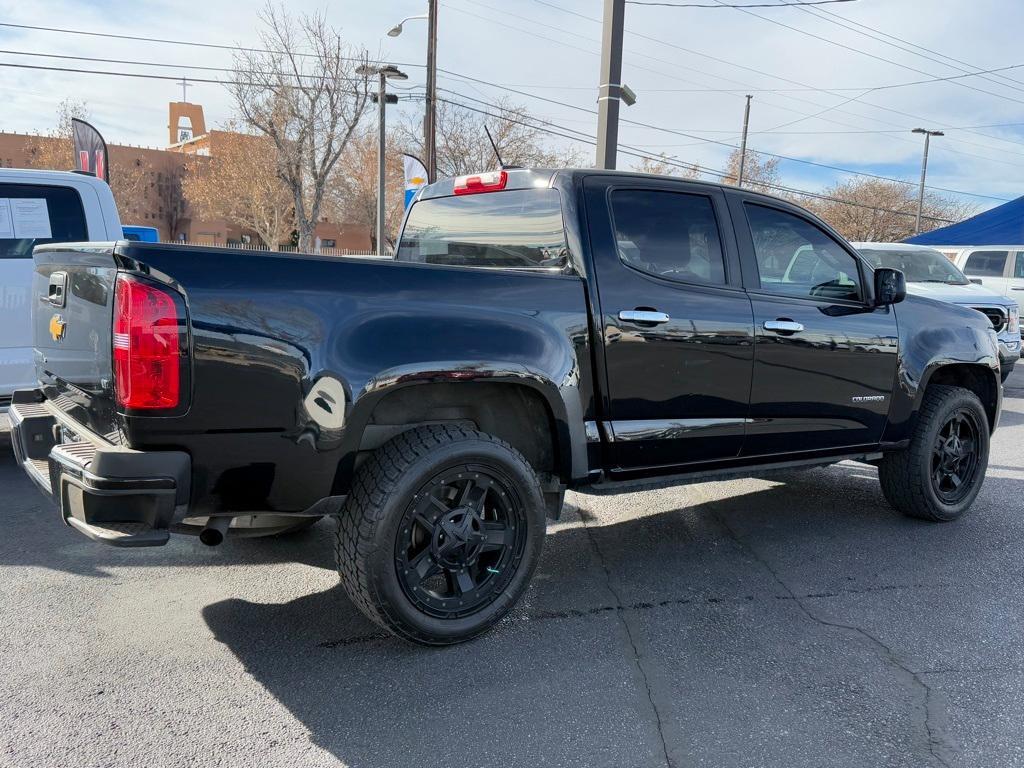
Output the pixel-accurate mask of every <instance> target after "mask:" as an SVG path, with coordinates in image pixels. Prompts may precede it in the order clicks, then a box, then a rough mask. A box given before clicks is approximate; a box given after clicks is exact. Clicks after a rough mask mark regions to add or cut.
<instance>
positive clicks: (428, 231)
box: [395, 189, 568, 270]
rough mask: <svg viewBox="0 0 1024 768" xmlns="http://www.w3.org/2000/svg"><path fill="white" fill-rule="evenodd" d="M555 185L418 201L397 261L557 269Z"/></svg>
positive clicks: (559, 234)
mask: <svg viewBox="0 0 1024 768" xmlns="http://www.w3.org/2000/svg"><path fill="white" fill-rule="evenodd" d="M567 257H568V249H567V248H566V244H565V229H564V227H563V225H562V208H561V204H560V201H559V196H558V191H557V190H555V189H515V190H509V191H506V192H484V193H480V194H475V195H460V196H456V197H438V198H433V199H429V200H420V201H419V202H417V203H416V204H415V205H413V207H412V209H411V210H410V211H409V218H408V219H407V220H406V222H405V229H404V230H402V239H401V241H400V242H399V244H398V250H397V252H396V253H395V260H396V261H411V262H419V263H422V264H448V265H452V266H461V267H499V268H506V269H507V268H517V267H518V268H523V269H551V270H558V269H562V268H563V267H565V265H566V263H567V261H568V258H567Z"/></svg>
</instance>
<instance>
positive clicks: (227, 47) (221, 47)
mask: <svg viewBox="0 0 1024 768" xmlns="http://www.w3.org/2000/svg"><path fill="white" fill-rule="evenodd" d="M0 27H10V28H13V29H30V30H34V31H37V32H60V33H61V34H65V35H84V36H86V37H105V38H111V39H114V40H133V41H136V42H141V43H162V44H165V45H188V46H192V47H196V48H215V49H218V50H222V51H241V52H245V53H273V54H283V53H285V52H284V51H275V50H273V49H270V48H246V47H245V46H241V45H223V44H220V43H201V42H198V41H196V40H173V39H170V38H162V37H143V36H141V35H119V34H115V33H113V32H92V31H89V30H83V29H67V28H64V27H41V26H35V25H32V24H14V23H12V22H0ZM294 55H295V56H298V57H301V58H316V54H313V53H296V54H294ZM338 58H340V59H341V60H342V61H354V62H361V61H363V59H361V58H359V57H355V56H339V57H338ZM389 63H391V64H394V65H395V66H398V67H425V66H426V65H425V64H413V63H410V62H398V61H395V62H389Z"/></svg>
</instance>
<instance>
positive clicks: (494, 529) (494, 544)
mask: <svg viewBox="0 0 1024 768" xmlns="http://www.w3.org/2000/svg"><path fill="white" fill-rule="evenodd" d="M513 534H514V531H513V530H512V529H511V528H510V527H509V526H507V525H505V524H504V523H486V524H485V525H484V541H483V551H484V552H493V551H495V550H499V549H504V548H505V547H507V546H509V545H510V544H511V543H512V541H513V538H514V536H513Z"/></svg>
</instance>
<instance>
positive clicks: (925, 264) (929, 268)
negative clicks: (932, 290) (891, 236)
mask: <svg viewBox="0 0 1024 768" xmlns="http://www.w3.org/2000/svg"><path fill="white" fill-rule="evenodd" d="M859 250H860V254H861V256H863V257H864V258H865V259H867V261H868V263H869V264H870V265H871V266H873V267H887V268H888V269H898V270H900V271H901V272H902V273H903V274H904V275H906V277H907V282H908V283H946V284H947V285H967V284H968V283H969V282H970V281H969V280H968V279H967V278H966V277H964V273H963V272H961V271H960V270H959V269H957V268H956V267H955V266H953V264H952V263H951V262H950V260H949V259H947V258H946V257H945V256H943V255H942V254H941V253H939V252H938V251H932V250H929V249H927V248H915V249H913V250H902V249H899V250H896V249H894V250H886V249H883V248H861V249H859Z"/></svg>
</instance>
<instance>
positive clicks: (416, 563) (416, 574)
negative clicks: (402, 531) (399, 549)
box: [408, 547, 441, 586]
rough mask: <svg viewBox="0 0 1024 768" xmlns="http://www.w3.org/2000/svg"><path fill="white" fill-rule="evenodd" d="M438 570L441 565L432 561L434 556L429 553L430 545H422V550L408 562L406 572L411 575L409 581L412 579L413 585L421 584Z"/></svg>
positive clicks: (438, 571) (439, 570)
mask: <svg viewBox="0 0 1024 768" xmlns="http://www.w3.org/2000/svg"><path fill="white" fill-rule="evenodd" d="M440 572H441V567H440V566H439V565H438V564H437V563H436V562H434V558H433V557H432V556H431V553H430V547H424V549H423V551H422V552H420V553H419V554H418V555H416V557H414V558H413V559H412V560H411V561H410V562H409V568H408V574H409V576H410V577H411V578H410V579H409V581H412V582H413V585H414V586H416V585H418V584H421V583H422V582H423V581H424V580H426V579H429V578H430V577H431V576H436V575H437V574H438V573H440Z"/></svg>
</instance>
